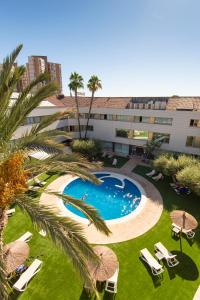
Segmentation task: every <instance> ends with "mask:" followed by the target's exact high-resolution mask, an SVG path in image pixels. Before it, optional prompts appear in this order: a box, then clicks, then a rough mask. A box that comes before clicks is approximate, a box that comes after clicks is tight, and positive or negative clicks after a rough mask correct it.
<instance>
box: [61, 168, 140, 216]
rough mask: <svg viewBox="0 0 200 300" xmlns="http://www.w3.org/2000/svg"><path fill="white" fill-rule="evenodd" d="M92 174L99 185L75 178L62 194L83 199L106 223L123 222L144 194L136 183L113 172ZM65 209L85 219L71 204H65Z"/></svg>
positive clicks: (135, 208)
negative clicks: (96, 178) (119, 220)
mask: <svg viewBox="0 0 200 300" xmlns="http://www.w3.org/2000/svg"><path fill="white" fill-rule="evenodd" d="M95 175H96V176H97V177H98V178H99V180H100V181H101V183H100V184H99V185H95V184H93V183H91V182H88V181H83V180H81V179H80V178H76V179H73V180H71V181H70V182H69V183H68V184H67V185H66V186H65V188H64V190H63V194H67V195H70V196H72V197H74V198H77V199H83V201H85V202H86V203H88V204H90V205H92V206H94V207H95V208H96V209H98V211H99V213H100V215H101V217H102V218H103V219H104V220H106V221H111V220H118V219H124V218H125V217H127V216H128V215H132V214H133V213H134V212H135V211H136V210H138V208H139V206H141V200H142V196H143V195H142V194H144V192H143V191H142V188H141V187H140V185H139V184H138V183H136V182H135V181H133V180H132V179H130V178H128V177H126V176H124V175H121V174H116V173H110V172H105V173H103V172H98V173H97V172H96V173H95ZM66 208H67V210H68V211H70V213H72V214H75V215H76V216H78V217H79V218H81V219H86V217H85V216H84V214H83V213H81V212H80V211H79V210H77V209H76V208H74V207H72V206H71V205H69V204H68V205H66Z"/></svg>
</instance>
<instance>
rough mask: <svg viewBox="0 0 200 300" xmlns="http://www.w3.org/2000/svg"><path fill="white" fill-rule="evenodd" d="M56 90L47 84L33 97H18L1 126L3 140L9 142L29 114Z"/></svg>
mask: <svg viewBox="0 0 200 300" xmlns="http://www.w3.org/2000/svg"><path fill="white" fill-rule="evenodd" d="M42 75H43V74H42ZM42 75H41V76H40V79H41V78H43V77H42ZM56 89H57V87H56V85H55V84H54V83H49V84H47V85H46V86H44V87H42V88H40V89H39V90H38V91H37V92H36V93H35V94H34V95H29V96H27V97H19V98H18V99H17V101H16V103H15V104H14V105H13V106H12V108H11V110H10V111H9V114H7V116H6V118H5V121H4V124H2V125H4V128H5V129H4V128H2V130H3V139H4V140H10V139H11V137H12V135H13V133H14V132H15V131H16V129H17V128H18V127H19V126H21V125H23V123H24V122H25V120H26V117H27V116H28V115H29V113H31V111H32V110H33V109H35V108H36V107H37V106H38V105H39V104H40V103H41V101H42V100H44V99H45V98H47V97H49V96H51V95H53V94H54V93H55V91H56ZM2 127H3V126H2Z"/></svg>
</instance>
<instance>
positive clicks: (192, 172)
mask: <svg viewBox="0 0 200 300" xmlns="http://www.w3.org/2000/svg"><path fill="white" fill-rule="evenodd" d="M176 178H177V180H178V181H179V182H180V183H181V184H182V185H184V186H188V187H189V188H190V189H191V190H192V191H193V192H194V193H195V194H197V195H200V163H197V164H196V165H192V166H188V167H185V168H184V169H182V170H181V171H179V172H178V173H177V175H176Z"/></svg>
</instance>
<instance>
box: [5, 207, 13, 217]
mask: <svg viewBox="0 0 200 300" xmlns="http://www.w3.org/2000/svg"><path fill="white" fill-rule="evenodd" d="M14 213H15V208H11V209H8V210H7V211H6V214H7V216H8V217H11V216H12V215H13V214H14Z"/></svg>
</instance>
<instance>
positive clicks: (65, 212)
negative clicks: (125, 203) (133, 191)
mask: <svg viewBox="0 0 200 300" xmlns="http://www.w3.org/2000/svg"><path fill="white" fill-rule="evenodd" d="M106 173H108V175H106V176H103V177H102V178H101V179H103V178H106V177H114V178H117V179H119V180H120V181H121V182H122V185H123V186H124V179H127V180H129V181H130V182H132V183H133V184H134V185H135V186H136V187H137V188H138V190H139V191H140V193H141V200H140V203H139V205H138V206H137V207H136V208H135V209H134V210H133V211H132V212H131V213H129V214H128V215H126V216H123V217H121V218H115V219H113V220H105V222H106V223H107V224H109V225H111V224H119V223H123V222H127V221H128V220H130V219H133V218H134V217H136V216H137V215H138V214H139V213H140V212H141V210H142V209H143V208H144V205H145V202H146V201H147V197H146V193H145V191H144V189H143V188H142V186H141V185H140V184H139V183H138V182H137V181H136V180H134V179H132V178H130V177H128V176H126V175H123V174H118V173H114V172H106ZM93 174H103V172H93ZM76 179H78V177H77V176H76V177H73V178H71V179H68V180H67V181H66V183H65V184H63V185H61V187H60V189H59V190H58V192H59V193H60V194H63V193H64V190H65V188H66V186H67V185H69V184H70V183H71V182H73V181H74V180H76ZM59 200H60V201H59V202H60V203H59V205H60V210H61V211H62V213H61V215H62V216H63V217H71V218H72V219H73V220H76V221H77V222H79V223H83V224H87V225H88V224H89V223H90V221H89V220H88V219H86V218H83V217H80V216H78V215H76V214H75V213H73V212H71V211H70V210H69V209H68V208H67V207H66V206H65V204H64V203H63V201H62V199H59Z"/></svg>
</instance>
